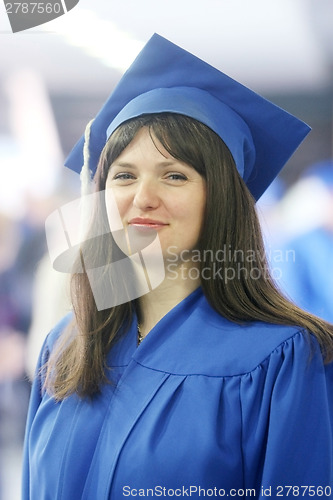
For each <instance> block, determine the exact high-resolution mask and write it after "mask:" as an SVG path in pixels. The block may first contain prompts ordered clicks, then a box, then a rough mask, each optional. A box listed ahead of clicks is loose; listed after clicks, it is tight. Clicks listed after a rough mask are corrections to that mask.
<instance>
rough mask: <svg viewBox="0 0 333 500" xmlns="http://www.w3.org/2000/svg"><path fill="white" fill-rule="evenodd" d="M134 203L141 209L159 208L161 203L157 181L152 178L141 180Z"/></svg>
mask: <svg viewBox="0 0 333 500" xmlns="http://www.w3.org/2000/svg"><path fill="white" fill-rule="evenodd" d="M133 205H134V206H135V207H136V208H139V209H140V210H149V209H152V208H157V207H158V205H159V194H158V187H157V185H156V182H154V181H152V180H142V181H140V182H139V183H138V185H137V189H136V192H135V195H134V200H133Z"/></svg>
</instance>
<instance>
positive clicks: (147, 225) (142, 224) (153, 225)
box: [129, 217, 168, 230]
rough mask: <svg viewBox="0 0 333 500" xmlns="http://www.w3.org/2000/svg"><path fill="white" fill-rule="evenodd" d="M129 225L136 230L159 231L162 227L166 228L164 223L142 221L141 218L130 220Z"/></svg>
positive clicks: (149, 220)
mask: <svg viewBox="0 0 333 500" xmlns="http://www.w3.org/2000/svg"><path fill="white" fill-rule="evenodd" d="M129 224H130V225H131V226H133V227H135V228H137V229H143V230H145V229H155V230H158V229H161V228H162V227H165V226H167V225H168V224H166V223H165V222H161V221H158V220H154V219H143V218H139V217H138V218H135V219H131V220H130V221H129Z"/></svg>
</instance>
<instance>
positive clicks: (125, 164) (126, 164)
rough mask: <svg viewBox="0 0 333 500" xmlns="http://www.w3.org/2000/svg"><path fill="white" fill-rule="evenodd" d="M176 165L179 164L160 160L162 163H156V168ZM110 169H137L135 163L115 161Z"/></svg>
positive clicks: (175, 161)
mask: <svg viewBox="0 0 333 500" xmlns="http://www.w3.org/2000/svg"><path fill="white" fill-rule="evenodd" d="M176 163H179V162H178V161H177V160H162V161H159V162H156V166H157V167H160V168H164V167H171V166H173V165H175V164H176ZM112 167H119V168H137V165H136V164H135V163H130V162H127V161H117V160H116V161H114V162H113V163H112V164H111V166H110V169H111V168H112Z"/></svg>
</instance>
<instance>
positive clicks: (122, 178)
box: [113, 172, 135, 181]
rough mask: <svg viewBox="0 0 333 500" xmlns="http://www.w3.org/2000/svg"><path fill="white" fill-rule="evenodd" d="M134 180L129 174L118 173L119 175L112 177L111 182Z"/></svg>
mask: <svg viewBox="0 0 333 500" xmlns="http://www.w3.org/2000/svg"><path fill="white" fill-rule="evenodd" d="M133 179H135V177H134V175H133V174H129V173H126V172H124V173H119V174H116V175H115V176H114V177H113V180H115V181H118V180H120V181H129V180H133Z"/></svg>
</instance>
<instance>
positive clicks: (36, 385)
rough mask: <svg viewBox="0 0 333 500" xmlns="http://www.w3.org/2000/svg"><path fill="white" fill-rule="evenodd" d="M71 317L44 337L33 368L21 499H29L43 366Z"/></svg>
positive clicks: (63, 320) (67, 317)
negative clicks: (33, 439) (32, 451)
mask: <svg viewBox="0 0 333 500" xmlns="http://www.w3.org/2000/svg"><path fill="white" fill-rule="evenodd" d="M70 318H71V314H68V315H67V316H65V317H64V318H63V319H62V320H61V321H60V322H59V323H58V325H57V326H56V327H55V328H54V329H53V330H52V331H51V332H50V333H49V335H48V336H47V337H46V339H45V341H44V343H43V346H42V348H41V351H40V354H39V357H38V362H37V366H36V370H35V377H34V380H33V383H32V387H31V393H30V401H29V408H28V414H27V420H26V428H25V438H24V447H23V458H22V487H21V489H22V500H29V499H30V456H29V450H30V449H34V446H33V443H32V445H31V443H30V440H31V437H30V434H31V432H30V431H31V426H32V423H33V420H34V418H35V415H36V413H37V410H38V408H39V405H40V404H41V401H42V398H43V393H44V390H45V389H44V388H43V385H44V367H45V364H46V363H47V361H48V359H49V355H50V350H51V349H52V346H53V345H54V343H55V342H56V340H57V339H58V337H59V335H60V334H61V332H62V331H63V329H64V327H65V326H66V325H67V324H68V322H69V320H70Z"/></svg>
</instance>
